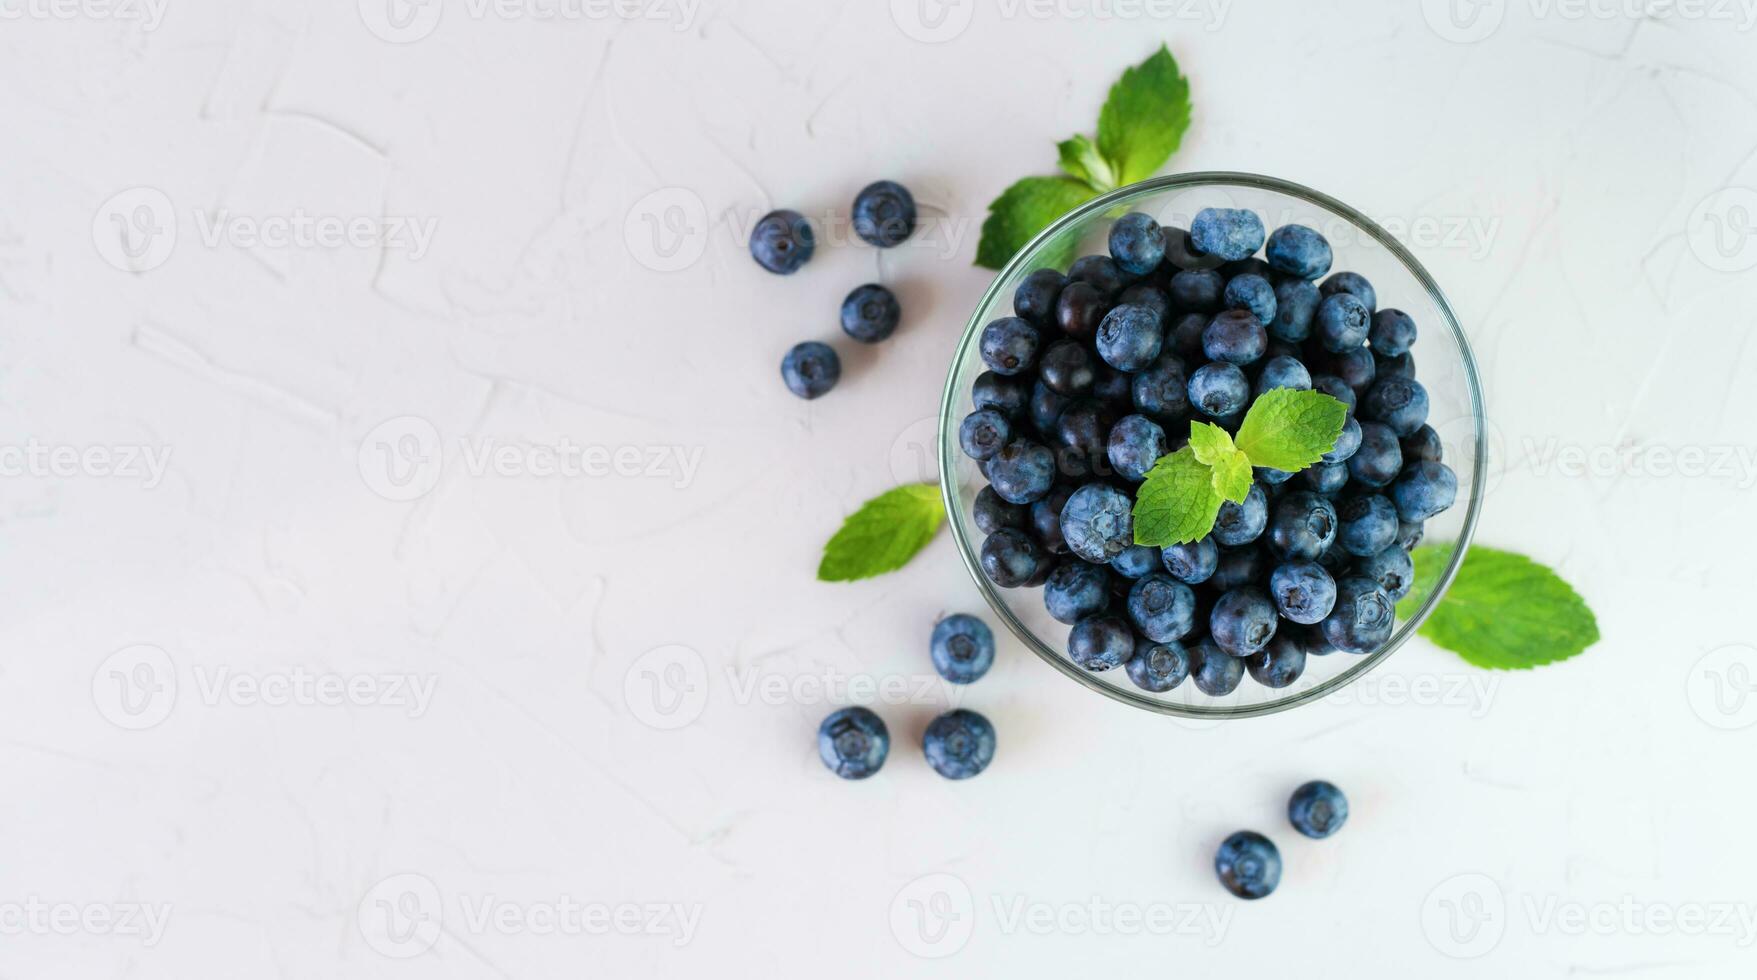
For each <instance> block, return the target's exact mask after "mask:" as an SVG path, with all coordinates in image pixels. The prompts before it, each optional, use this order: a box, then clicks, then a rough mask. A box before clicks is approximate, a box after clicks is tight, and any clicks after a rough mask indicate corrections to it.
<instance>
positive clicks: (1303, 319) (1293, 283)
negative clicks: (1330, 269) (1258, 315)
mask: <svg viewBox="0 0 1757 980" xmlns="http://www.w3.org/2000/svg"><path fill="white" fill-rule="evenodd" d="M1322 299H1323V297H1322V296H1320V295H1319V294H1318V287H1317V286H1314V285H1312V284H1311V283H1309V282H1307V281H1305V280H1304V279H1283V280H1281V281H1280V282H1278V283H1276V284H1275V319H1274V320H1271V321H1270V322H1269V336H1271V337H1274V338H1275V339H1276V340H1285V341H1287V342H1288V343H1292V344H1297V343H1299V342H1300V341H1303V340H1305V339H1306V338H1307V337H1309V336H1311V335H1312V318H1313V317H1315V316H1317V315H1318V303H1319V302H1320V301H1321V300H1322Z"/></svg>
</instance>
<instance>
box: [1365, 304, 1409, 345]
mask: <svg viewBox="0 0 1757 980" xmlns="http://www.w3.org/2000/svg"><path fill="white" fill-rule="evenodd" d="M1367 342H1368V343H1371V344H1372V345H1373V353H1375V354H1382V355H1384V356H1385V357H1396V356H1397V355H1399V354H1407V353H1409V349H1410V348H1411V347H1414V346H1415V321H1414V320H1412V319H1410V317H1409V314H1407V313H1405V312H1403V311H1402V310H1389V309H1386V310H1380V311H1379V312H1377V313H1374V314H1373V326H1372V329H1371V330H1369V331H1368V333H1367Z"/></svg>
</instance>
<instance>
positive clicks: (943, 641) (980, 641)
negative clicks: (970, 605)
mask: <svg viewBox="0 0 1757 980" xmlns="http://www.w3.org/2000/svg"><path fill="white" fill-rule="evenodd" d="M931 649H932V652H933V669H934V670H936V671H938V672H939V675H940V676H941V677H943V678H945V679H946V680H948V681H950V682H951V683H953V684H971V683H974V682H976V681H978V680H981V679H982V675H983V674H986V673H988V668H990V667H992V666H994V633H993V632H992V631H990V630H989V628H988V624H987V623H984V622H983V621H982V620H980V619H977V618H976V617H975V616H970V615H967V614H965V613H954V614H952V615H950V616H947V617H946V618H945V619H942V620H940V621H939V622H938V623H936V624H934V627H933V640H932V642H931Z"/></svg>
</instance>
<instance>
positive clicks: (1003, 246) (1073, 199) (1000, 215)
mask: <svg viewBox="0 0 1757 980" xmlns="http://www.w3.org/2000/svg"><path fill="white" fill-rule="evenodd" d="M1097 196H1098V195H1097V193H1096V192H1094V191H1093V190H1092V188H1090V187H1087V186H1086V185H1085V184H1082V183H1080V182H1079V181H1077V180H1073V179H1072V178H1068V177H1026V178H1025V179H1024V180H1021V181H1019V182H1018V183H1016V184H1014V185H1013V186H1011V187H1009V188H1007V189H1006V190H1005V191H1002V192H1001V196H1000V197H997V198H995V199H994V203H993V204H990V205H989V206H988V218H987V219H986V220H984V221H983V222H982V241H981V242H979V243H978V244H977V246H976V264H977V265H980V266H985V267H987V268H990V269H999V268H1000V267H1001V266H1004V265H1006V264H1007V262H1008V261H1010V260H1011V259H1012V257H1013V256H1014V255H1016V254H1018V251H1019V249H1021V248H1024V247H1025V245H1026V243H1028V242H1030V241H1031V239H1032V238H1034V237H1036V235H1037V233H1038V232H1040V231H1042V230H1043V229H1045V228H1048V227H1049V225H1050V223H1051V222H1053V221H1054V220H1055V219H1057V218H1059V217H1061V216H1062V215H1064V214H1067V213H1068V212H1069V211H1072V210H1073V209H1075V208H1077V207H1079V206H1080V205H1082V204H1085V203H1086V202H1087V201H1090V200H1092V199H1093V198H1094V197H1097ZM1073 245H1074V243H1073V242H1069V243H1068V248H1067V252H1068V253H1069V254H1071V252H1072V249H1073ZM1047 264H1050V265H1057V266H1060V265H1065V264H1066V256H1061V257H1060V260H1059V261H1053V262H1050V263H1047Z"/></svg>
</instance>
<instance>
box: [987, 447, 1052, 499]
mask: <svg viewBox="0 0 1757 980" xmlns="http://www.w3.org/2000/svg"><path fill="white" fill-rule="evenodd" d="M988 482H989V484H990V485H991V486H993V487H994V492H995V493H998V494H1000V497H1001V499H1002V500H1004V501H1006V502H1007V503H1009V504H1028V503H1031V502H1032V501H1033V500H1041V499H1043V498H1044V497H1045V496H1046V495H1048V493H1049V488H1050V487H1052V486H1054V485H1055V454H1054V453H1052V452H1050V451H1049V447H1047V446H1040V445H1038V444H1037V443H1034V442H1029V441H1026V440H1024V439H1014V440H1013V441H1012V442H1010V443H1008V444H1007V445H1006V448H1004V449H1002V450H1001V451H1000V452H998V453H996V454H995V455H994V456H993V457H992V458H991V459H990V460H989V464H988Z"/></svg>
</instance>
